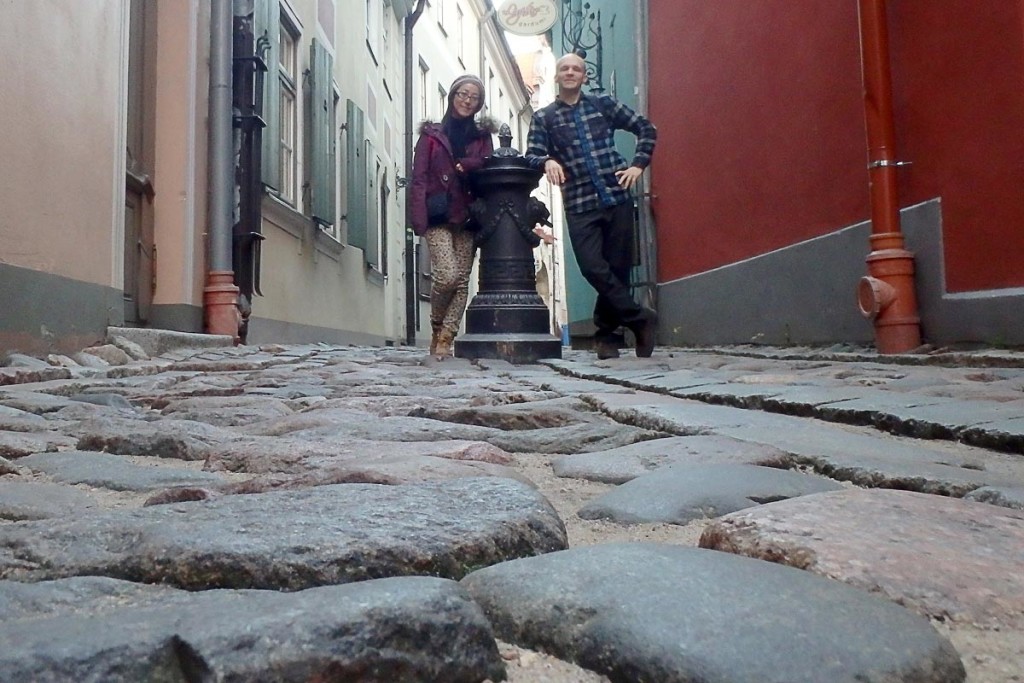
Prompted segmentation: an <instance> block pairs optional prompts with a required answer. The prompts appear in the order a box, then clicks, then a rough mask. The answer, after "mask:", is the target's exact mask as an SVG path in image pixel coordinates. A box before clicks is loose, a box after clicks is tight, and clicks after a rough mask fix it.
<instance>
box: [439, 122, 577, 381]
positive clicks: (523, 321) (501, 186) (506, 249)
mask: <svg viewBox="0 0 1024 683" xmlns="http://www.w3.org/2000/svg"><path fill="white" fill-rule="evenodd" d="M498 140H499V141H500V142H501V146H500V147H499V148H498V149H497V150H495V152H494V154H493V155H492V156H490V157H488V158H487V159H486V160H485V161H484V165H483V168H481V169H480V170H479V171H476V172H475V173H473V174H472V176H471V182H472V184H473V189H474V192H475V193H476V195H477V197H478V199H477V200H476V201H474V202H473V205H472V206H471V207H470V214H471V216H472V221H473V222H474V223H475V225H476V228H477V235H476V243H477V245H479V247H480V287H479V290H478V293H477V295H476V296H474V297H473V301H472V302H470V304H469V307H468V308H467V309H466V333H465V334H463V335H462V336H460V337H458V338H457V339H456V340H455V355H456V356H457V357H459V358H496V359H501V360H506V361H509V362H510V363H535V362H537V360H539V359H541V358H561V357H562V341H561V339H560V338H558V337H556V336H554V335H553V334H551V327H550V322H549V316H550V314H549V311H548V308H547V306H545V305H544V300H543V299H541V298H540V295H539V294H537V277H536V273H535V270H534V265H533V248H534V247H536V246H537V245H538V244H540V238H539V237H538V236H537V235H535V234H534V233H533V228H534V227H535V226H536V225H537V224H539V223H545V224H548V225H550V223H548V222H547V219H548V217H549V216H550V214H549V213H548V209H547V207H546V206H544V204H543V203H541V202H540V201H539V200H537V199H536V198H534V197H531V196H530V192H532V191H533V190H534V189H535V188H536V187H537V182H538V181H539V180H540V178H541V176H542V175H543V173H542V172H541V171H537V170H534V169H532V168H530V167H529V166H528V165H527V164H526V160H525V159H524V158H523V157H522V156H520V155H519V152H518V151H517V150H515V149H513V148H512V147H511V144H512V132H511V130H510V129H509V127H508V125H507V124H503V125H502V126H501V131H500V132H499V133H498Z"/></svg>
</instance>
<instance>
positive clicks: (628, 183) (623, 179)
mask: <svg viewBox="0 0 1024 683" xmlns="http://www.w3.org/2000/svg"><path fill="white" fill-rule="evenodd" d="M643 174H644V169H642V168H640V167H639V166H630V167H629V168H624V169H622V170H621V171H616V172H615V177H616V178H618V179H619V187H621V188H623V189H626V190H629V189H632V187H633V186H634V185H636V181H637V179H638V178H640V176H642V175H643Z"/></svg>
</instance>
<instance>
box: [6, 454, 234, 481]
mask: <svg viewBox="0 0 1024 683" xmlns="http://www.w3.org/2000/svg"><path fill="white" fill-rule="evenodd" d="M19 464H21V465H24V466H25V467H28V468H29V469H31V470H33V471H35V472H43V473H45V474H47V475H49V476H50V479H52V480H53V481H58V482H62V483H64V484H87V485H89V486H95V487H99V488H106V489H111V490H113V491H152V490H154V489H162V488H168V487H171V486H217V485H218V484H220V483H222V482H223V481H224V478H223V477H220V476H218V475H216V474H212V473H210V472H198V471H196V470H187V469H183V468H179V467H169V466H159V465H137V464H135V463H133V462H130V461H129V460H127V459H126V458H124V457H122V456H119V455H111V454H109V453H95V452H91V451H64V452H61V453H39V454H36V455H30V456H28V457H27V458H22V459H21V461H20V462H19Z"/></svg>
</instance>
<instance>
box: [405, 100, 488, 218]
mask: <svg viewBox="0 0 1024 683" xmlns="http://www.w3.org/2000/svg"><path fill="white" fill-rule="evenodd" d="M477 127H478V128H479V129H480V136H479V137H477V138H476V139H473V140H470V141H469V142H468V143H467V144H466V156H465V157H463V158H461V159H454V158H453V157H452V147H451V143H449V142H448V138H447V137H446V136H445V134H444V133H443V132H442V131H441V124H439V123H433V122H432V121H426V122H424V123H423V125H422V126H420V137H419V139H418V140H417V141H416V150H415V152H414V154H413V161H412V195H411V198H410V201H411V202H412V229H413V232H415V233H416V234H417V235H422V234H423V233H425V232H426V231H427V227H428V226H427V197H428V196H429V195H432V194H434V193H436V192H447V193H448V217H449V219H450V220H451V222H452V223H456V224H461V223H465V222H466V219H468V218H469V205H470V203H471V202H472V201H473V197H472V194H471V193H470V191H469V182H468V179H467V178H466V175H465V174H468V173H470V172H472V171H475V170H476V169H478V168H480V167H481V166H482V165H483V161H484V159H485V158H486V157H488V156H490V155H491V153H492V152H493V151H494V143H493V142H492V141H491V134H492V133H493V130H492V129H493V125H492V124H490V122H489V121H486V120H485V121H480V122H478V124H477ZM456 163H460V164H462V168H463V171H464V173H459V172H458V171H456V170H455V164H456Z"/></svg>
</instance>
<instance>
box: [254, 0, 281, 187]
mask: <svg viewBox="0 0 1024 683" xmlns="http://www.w3.org/2000/svg"><path fill="white" fill-rule="evenodd" d="M254 19H255V28H256V30H255V34H256V40H257V41H259V40H260V38H262V37H266V40H267V41H269V43H270V49H269V50H267V51H266V52H265V53H264V59H266V61H267V73H266V75H265V76H264V81H263V120H264V121H265V122H266V124H267V126H266V128H264V129H263V151H262V161H261V167H262V170H261V175H262V176H263V178H262V180H263V183H264V184H265V185H268V186H270V187H272V188H274V189H275V190H279V189H281V76H280V66H279V64H280V61H281V56H280V49H281V46H280V41H281V34H280V31H281V6H280V4H278V0H256V6H255V16H254ZM259 44H260V45H261V46H262V44H263V43H262V42H260V43H259Z"/></svg>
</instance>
